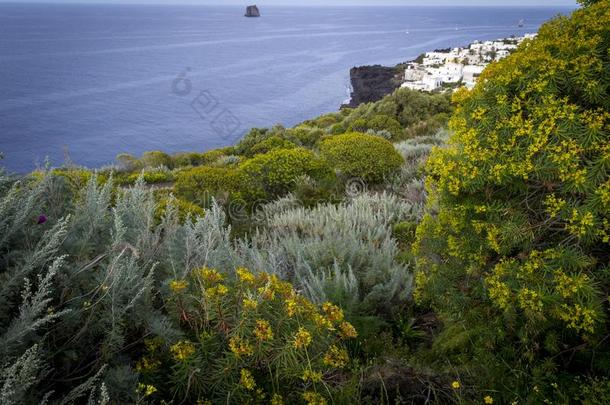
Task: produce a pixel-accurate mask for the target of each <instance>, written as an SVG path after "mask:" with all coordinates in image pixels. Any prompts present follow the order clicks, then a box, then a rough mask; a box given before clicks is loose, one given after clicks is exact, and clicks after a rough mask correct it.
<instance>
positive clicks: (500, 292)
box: [415, 0, 610, 403]
mask: <svg viewBox="0 0 610 405" xmlns="http://www.w3.org/2000/svg"><path fill="white" fill-rule="evenodd" d="M609 49H610V1H607V0H605V1H600V2H598V3H597V4H595V5H593V6H590V7H588V8H585V9H581V10H577V11H575V12H574V13H573V15H572V16H571V17H558V18H556V19H554V20H552V21H551V22H549V23H547V24H545V25H544V26H543V27H542V28H541V29H540V32H539V35H538V37H537V38H536V39H534V40H531V41H526V42H525V43H524V44H523V45H521V47H520V48H519V50H518V51H517V52H515V53H514V54H513V55H511V56H510V57H508V58H506V59H505V60H503V61H501V62H499V63H494V64H492V65H490V66H489V67H488V68H487V69H486V70H485V71H484V72H483V74H482V76H481V78H480V80H479V82H478V84H477V86H476V87H475V89H474V90H473V91H467V90H460V91H458V92H457V93H456V94H455V97H454V99H455V101H456V102H457V104H458V106H457V110H456V112H455V115H454V116H453V118H452V120H451V128H452V130H453V131H454V134H453V135H452V136H451V138H450V140H449V146H448V147H447V148H444V149H437V150H436V151H435V152H433V154H432V156H431V157H430V160H429V161H428V165H427V168H428V172H429V178H428V181H429V190H428V191H429V194H430V203H429V204H430V208H431V209H430V213H429V214H428V215H426V216H425V217H424V219H423V221H422V223H421V224H420V226H419V228H418V230H417V238H418V241H417V242H416V250H417V251H418V256H419V257H418V273H417V275H416V281H417V282H416V292H415V297H416V300H417V301H418V302H420V303H422V304H424V303H428V304H430V305H432V307H433V308H434V309H435V311H436V312H437V313H438V314H439V317H440V318H441V319H443V323H444V325H445V332H443V334H441V336H440V338H439V340H438V341H437V342H436V344H435V348H436V349H438V350H440V351H443V352H444V353H455V352H460V353H462V356H460V358H459V359H457V358H454V359H453V360H454V361H452V362H451V363H452V366H453V367H456V368H457V367H460V366H461V367H462V370H464V371H466V370H467V371H468V372H471V373H472V375H473V379H476V380H477V384H480V385H482V386H483V388H485V389H492V388H497V389H501V390H502V391H503V392H507V391H508V392H510V393H511V395H507V396H506V397H505V398H503V399H502V400H501V402H510V401H513V400H517V399H518V400H519V402H521V400H525V399H526V398H527V400H528V401H532V402H536V403H539V402H543V399H545V398H546V399H551V400H553V402H555V399H554V397H553V396H554V395H557V397H556V398H557V402H565V401H567V400H566V398H565V397H563V398H562V397H561V396H559V393H558V392H557V390H556V389H555V388H554V387H553V384H555V387H556V386H557V383H556V382H557V381H559V380H558V379H562V380H561V381H563V386H562V388H565V387H568V386H569V384H574V379H573V376H574V374H576V375H578V374H581V373H584V372H586V373H590V374H591V375H601V376H605V377H606V378H607V376H608V374H607V371H608V364H610V351H609V350H608V345H607V344H605V343H604V344H602V342H603V341H605V340H606V339H607V336H608V323H607V320H608V318H609V315H610V314H609V313H608V305H607V304H608V300H607V298H608V288H609V285H610V277H609V274H610V273H609V268H610V267H609V260H610V255H609V252H610V245H609V242H610V177H609V173H610V113H609V108H610V74H609V72H610V70H609V68H608V67H609V66H610V53H609V52H608V50H609ZM602 346H603V348H602ZM576 348H577V349H576ZM585 370H586V371H585ZM560 385H562V384H560ZM534 386H536V389H535V390H534V389H533V388H532V387H534ZM532 390H533V391H532ZM534 391H536V392H534ZM514 392H520V393H521V394H522V398H518V397H514V396H513V393H514ZM530 395H531V396H530ZM568 402H569V401H568Z"/></svg>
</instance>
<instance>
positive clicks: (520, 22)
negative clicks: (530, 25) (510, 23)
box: [517, 18, 525, 28]
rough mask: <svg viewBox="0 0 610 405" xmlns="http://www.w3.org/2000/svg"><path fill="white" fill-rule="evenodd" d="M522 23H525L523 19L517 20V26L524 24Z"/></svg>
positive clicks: (521, 26) (520, 26)
mask: <svg viewBox="0 0 610 405" xmlns="http://www.w3.org/2000/svg"><path fill="white" fill-rule="evenodd" d="M524 24H525V20H524V19H523V18H522V19H520V20H519V24H517V26H518V27H519V28H523V25H524Z"/></svg>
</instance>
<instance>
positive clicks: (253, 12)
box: [246, 5, 261, 17]
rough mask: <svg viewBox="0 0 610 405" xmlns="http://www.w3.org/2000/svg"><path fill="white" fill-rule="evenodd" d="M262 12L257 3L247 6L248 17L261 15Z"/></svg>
mask: <svg viewBox="0 0 610 405" xmlns="http://www.w3.org/2000/svg"><path fill="white" fill-rule="evenodd" d="M260 16H261V13H260V11H259V9H258V7H256V5H253V6H248V7H247V8H246V17H260Z"/></svg>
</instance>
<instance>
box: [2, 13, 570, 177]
mask: <svg viewBox="0 0 610 405" xmlns="http://www.w3.org/2000/svg"><path fill="white" fill-rule="evenodd" d="M244 11H245V10H244V8H241V7H203V6H201V7H199V6H127V5H61V6H59V5H16V4H12V5H11V4H0V151H1V152H2V153H4V155H5V159H4V163H3V164H4V166H5V167H7V168H8V169H9V170H12V171H16V172H24V171H28V170H31V169H33V168H34V167H36V165H42V164H44V160H45V157H48V158H49V159H50V160H51V162H52V163H53V164H55V165H59V164H62V163H63V162H64V161H65V159H67V158H69V159H70V160H71V161H72V162H74V163H76V164H81V165H86V166H89V167H99V166H102V165H104V164H107V163H110V162H112V161H113V159H114V157H115V155H117V154H118V153H121V152H127V153H132V154H140V153H142V152H144V151H146V150H156V149H160V150H164V151H167V152H178V151H186V150H197V151H203V150H206V149H209V148H214V147H218V146H223V145H229V144H232V143H234V142H235V141H236V140H237V139H238V138H239V137H240V136H241V135H243V133H245V132H246V131H247V129H248V128H251V127H266V126H271V125H273V124H275V123H282V124H284V125H286V126H291V125H294V124H296V123H298V122H299V121H302V120H304V119H307V118H311V117H314V116H316V115H319V114H322V113H325V112H330V111H335V110H337V109H338V107H339V105H340V104H341V103H342V102H344V101H345V100H346V99H347V98H348V93H349V69H350V68H351V67H352V66H355V65H364V64H376V63H379V64H386V65H393V64H396V63H398V62H402V61H406V60H409V59H412V58H414V57H416V56H417V55H418V54H420V53H421V52H423V51H426V50H433V49H435V48H443V47H448V46H458V45H464V44H467V43H469V42H471V41H473V40H475V39H495V38H498V37H505V36H509V35H513V34H515V35H519V34H523V33H526V32H534V31H536V30H537V29H538V27H539V26H540V24H541V23H542V22H544V21H545V20H547V19H549V18H550V17H552V16H554V15H556V14H558V13H563V14H565V13H568V12H569V11H570V10H569V9H565V8H563V9H562V8H494V7H490V8H438V7H435V8H407V7H388V8H386V7H369V8H287V7H283V8H281V7H274V8H271V7H269V8H262V9H261V13H262V15H263V16H262V17H261V18H258V19H254V18H251V19H248V18H245V17H243V14H244ZM520 19H524V20H525V26H524V27H523V28H518V27H517V23H518V21H519V20H520Z"/></svg>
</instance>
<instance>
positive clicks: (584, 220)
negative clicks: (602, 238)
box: [566, 208, 595, 237]
mask: <svg viewBox="0 0 610 405" xmlns="http://www.w3.org/2000/svg"><path fill="white" fill-rule="evenodd" d="M594 224H595V223H594V221H593V214H592V213H591V212H589V211H585V212H579V211H578V210H577V209H576V208H575V209H574V210H572V217H571V218H570V219H569V222H568V224H566V230H567V231H568V232H570V233H571V234H573V235H576V236H579V237H582V236H585V235H586V234H587V231H588V230H589V229H591V228H592V227H593V225H594Z"/></svg>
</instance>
